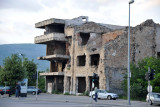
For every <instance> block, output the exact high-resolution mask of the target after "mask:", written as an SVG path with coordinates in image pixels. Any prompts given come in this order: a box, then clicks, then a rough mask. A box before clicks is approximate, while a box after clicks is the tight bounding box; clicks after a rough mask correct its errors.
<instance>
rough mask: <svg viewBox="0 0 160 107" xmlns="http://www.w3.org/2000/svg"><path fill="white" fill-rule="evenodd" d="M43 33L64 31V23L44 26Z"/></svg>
mask: <svg viewBox="0 0 160 107" xmlns="http://www.w3.org/2000/svg"><path fill="white" fill-rule="evenodd" d="M45 30H46V31H45V34H49V33H53V32H56V33H64V24H51V25H47V26H46V27H45Z"/></svg>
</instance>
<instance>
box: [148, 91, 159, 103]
mask: <svg viewBox="0 0 160 107" xmlns="http://www.w3.org/2000/svg"><path fill="white" fill-rule="evenodd" d="M146 101H147V102H149V104H150V105H152V104H160V93H153V92H152V93H150V100H149V93H148V94H147V97H146Z"/></svg>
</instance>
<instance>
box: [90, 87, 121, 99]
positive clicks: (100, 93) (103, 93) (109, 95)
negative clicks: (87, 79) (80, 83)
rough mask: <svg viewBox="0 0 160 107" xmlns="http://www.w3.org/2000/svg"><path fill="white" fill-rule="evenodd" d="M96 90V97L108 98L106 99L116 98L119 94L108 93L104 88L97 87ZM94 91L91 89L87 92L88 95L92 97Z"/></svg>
mask: <svg viewBox="0 0 160 107" xmlns="http://www.w3.org/2000/svg"><path fill="white" fill-rule="evenodd" d="M97 92H98V98H99V99H108V100H111V99H113V100H116V99H117V98H118V97H119V96H118V95H117V94H115V93H108V92H107V91H106V90H102V89H97ZM94 95H95V91H92V92H90V93H89V96H92V97H94Z"/></svg>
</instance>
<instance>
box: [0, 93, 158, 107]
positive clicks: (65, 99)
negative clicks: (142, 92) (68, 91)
mask: <svg viewBox="0 0 160 107" xmlns="http://www.w3.org/2000/svg"><path fill="white" fill-rule="evenodd" d="M127 103H128V101H127V100H122V99H117V100H106V99H101V100H98V102H94V100H92V99H91V98H90V97H87V96H71V95H53V94H44V93H42V94H40V95H38V97H37V98H36V96H35V95H28V96H27V97H19V98H15V96H12V97H8V96H6V95H3V96H0V107H159V106H160V105H152V106H150V105H149V104H148V103H147V102H141V101H131V105H128V104H127Z"/></svg>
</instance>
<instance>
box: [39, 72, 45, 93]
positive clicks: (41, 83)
mask: <svg viewBox="0 0 160 107" xmlns="http://www.w3.org/2000/svg"><path fill="white" fill-rule="evenodd" d="M42 72H44V71H39V73H42ZM38 88H39V89H41V90H42V92H45V78H44V76H39V78H38Z"/></svg>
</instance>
